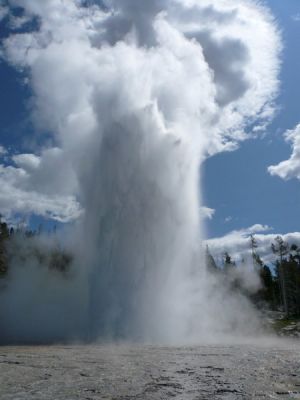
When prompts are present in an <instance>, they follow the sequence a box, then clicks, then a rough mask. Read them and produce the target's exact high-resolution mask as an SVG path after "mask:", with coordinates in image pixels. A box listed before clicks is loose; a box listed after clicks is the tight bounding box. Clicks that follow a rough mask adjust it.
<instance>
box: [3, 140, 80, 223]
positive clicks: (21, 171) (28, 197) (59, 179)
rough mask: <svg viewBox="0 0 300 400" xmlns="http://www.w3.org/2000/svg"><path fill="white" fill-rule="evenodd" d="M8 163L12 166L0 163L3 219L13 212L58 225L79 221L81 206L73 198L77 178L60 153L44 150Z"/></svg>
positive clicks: (16, 158) (11, 215) (56, 150)
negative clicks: (53, 221)
mask: <svg viewBox="0 0 300 400" xmlns="http://www.w3.org/2000/svg"><path fill="white" fill-rule="evenodd" d="M8 160H9V158H8ZM11 161H12V162H13V163H14V164H15V166H14V165H9V166H5V165H2V164H0V185H1V188H2V189H1V193H0V210H1V214H2V215H4V216H5V217H6V219H9V218H13V215H14V214H16V213H21V214H24V215H28V214H33V213H34V214H37V215H41V216H44V217H47V218H52V219H55V220H58V221H61V222H69V221H72V220H74V219H76V218H78V216H79V215H80V214H81V207H80V205H79V203H78V201H77V200H76V198H75V195H74V193H75V187H76V179H75V177H74V173H73V171H72V170H71V168H70V166H69V165H68V161H67V160H66V159H65V158H64V154H63V152H62V150H60V149H58V148H52V149H47V150H44V151H43V152H42V153H41V155H40V156H37V155H34V154H18V155H13V156H12V157H11ZM54 167H55V168H54ZM56 168H58V170H60V173H57V171H58V170H56Z"/></svg>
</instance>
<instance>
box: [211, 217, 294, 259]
mask: <svg viewBox="0 0 300 400" xmlns="http://www.w3.org/2000/svg"><path fill="white" fill-rule="evenodd" d="M270 230H272V228H270V227H268V226H267V225H260V224H256V225H253V226H251V227H249V228H245V229H241V230H236V231H232V232H229V233H228V234H226V235H225V236H222V237H218V238H213V239H209V240H207V241H206V242H205V243H206V244H207V245H208V246H209V249H210V251H211V253H212V254H213V255H214V256H215V257H216V259H217V260H218V262H219V263H220V262H221V259H222V256H223V254H224V253H225V252H228V253H229V254H230V255H231V256H232V258H233V259H235V260H238V261H240V260H241V259H242V258H246V259H247V257H249V256H250V255H251V247H250V235H254V237H255V239H256V241H257V244H258V248H257V249H256V251H257V253H258V254H259V255H260V256H261V258H262V259H263V260H264V262H266V263H270V262H272V261H274V259H275V258H276V257H275V256H274V255H273V253H272V250H271V244H272V243H273V242H274V239H275V238H276V236H278V235H279V236H281V237H282V238H283V240H284V241H286V242H287V243H289V244H290V245H291V244H293V243H295V244H297V245H300V232H293V233H287V234H280V233H264V232H268V231H270Z"/></svg>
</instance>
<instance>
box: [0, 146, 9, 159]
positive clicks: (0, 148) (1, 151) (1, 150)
mask: <svg viewBox="0 0 300 400" xmlns="http://www.w3.org/2000/svg"><path fill="white" fill-rule="evenodd" d="M5 154H7V150H6V148H5V147H3V146H1V145H0V157H1V156H4V155H5Z"/></svg>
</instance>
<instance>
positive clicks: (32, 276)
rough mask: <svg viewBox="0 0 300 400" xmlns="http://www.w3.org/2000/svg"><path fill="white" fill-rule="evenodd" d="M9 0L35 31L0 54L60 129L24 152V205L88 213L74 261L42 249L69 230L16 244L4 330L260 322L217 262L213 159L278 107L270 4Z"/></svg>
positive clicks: (1, 310)
mask: <svg viewBox="0 0 300 400" xmlns="http://www.w3.org/2000/svg"><path fill="white" fill-rule="evenodd" d="M7 4H8V5H7V12H8V17H7V18H11V19H12V18H14V19H17V20H18V18H23V24H27V25H26V26H27V28H24V31H23V32H21V33H20V32H18V33H14V32H13V30H12V32H11V34H10V36H9V37H7V38H6V39H5V40H4V41H3V45H2V51H1V57H2V59H3V60H5V61H6V62H8V63H10V65H12V66H14V67H15V68H17V69H19V70H20V71H22V73H23V74H24V78H26V80H25V84H26V85H28V87H29V88H30V90H31V91H32V98H31V114H32V120H33V121H34V124H35V126H36V129H37V131H40V132H47V134H49V132H50V133H51V140H50V141H48V142H47V143H48V144H47V146H45V145H43V146H41V147H37V148H36V151H35V152H34V153H32V154H28V153H26V154H19V155H15V156H13V161H14V166H7V167H6V166H2V167H1V168H2V175H1V180H3V181H4V182H3V185H5V186H4V187H5V190H6V191H7V193H8V192H9V193H13V194H14V196H15V198H16V199H19V201H16V206H15V209H14V212H37V213H38V214H39V215H41V216H50V217H51V218H53V219H56V220H59V221H62V222H71V221H75V222H74V223H73V224H72V225H71V227H69V228H68V229H67V230H66V232H65V234H64V237H62V238H60V239H59V240H61V241H62V243H63V244H64V246H65V248H66V249H67V251H68V252H69V253H70V254H71V255H72V261H71V262H70V268H68V270H67V271H66V272H65V273H59V272H58V271H54V270H53V269H49V268H48V267H49V263H48V261H47V260H44V259H41V258H40V257H38V256H37V252H39V250H37V249H42V250H40V251H46V252H47V251H48V250H46V249H47V248H48V249H51V248H55V246H56V240H57V237H54V238H45V237H43V236H41V237H38V238H32V239H31V242H30V245H29V244H28V243H26V246H25V244H24V245H22V243H18V245H15V249H18V250H17V251H16V250H14V247H13V246H14V245H12V249H10V251H11V254H12V256H11V265H10V268H9V271H8V276H7V278H6V281H5V283H4V285H3V288H2V289H1V291H0V318H1V332H0V342H5V343H9V342H51V341H62V340H97V339H101V340H128V341H142V342H159V343H184V342H197V341H203V340H220V338H224V335H225V336H226V335H229V336H231V335H251V334H253V333H257V332H258V330H259V325H260V324H259V320H258V318H257V316H256V313H255V311H254V309H253V307H252V306H251V304H250V303H249V302H248V301H247V299H246V298H245V297H244V296H242V295H238V294H233V293H232V292H231V291H230V290H229V288H228V286H227V285H226V284H225V283H224V281H223V280H220V279H219V278H218V277H217V276H213V275H211V274H210V273H209V271H207V270H206V268H205V265H204V261H203V254H202V249H201V248H202V246H201V243H202V240H203V239H204V237H205V232H204V227H203V219H204V218H203V215H202V214H201V206H202V205H203V204H202V186H201V166H202V163H203V161H204V160H205V159H206V158H207V157H209V156H211V155H213V154H216V153H217V152H221V151H225V150H233V149H234V148H235V147H236V146H237V145H238V142H240V141H242V140H245V139H246V138H247V137H248V136H249V135H256V134H258V132H260V131H262V130H263V129H264V127H265V125H266V124H267V123H268V122H269V121H270V119H271V118H272V115H273V113H274V103H273V102H274V98H275V96H276V94H277V90H278V80H277V75H278V69H279V53H280V49H281V44H280V37H279V34H278V32H277V28H276V24H275V22H274V20H273V18H272V16H271V15H270V13H269V11H268V10H267V9H266V8H265V7H263V6H262V5H260V4H259V3H258V2H256V1H248V0H247V1H246V0H243V1H238V2H237V1H235V0H222V1H220V0H218V1H213V0H201V1H196V0H195V1H194V0H190V1H187V0H180V1H179V0H168V1H167V0H165V1H163V0H155V1H143V2H141V1H138V0H126V1H124V0H122V1H121V0H120V1H118V0H115V1H104V2H100V1H99V2H98V1H93V2H89V3H88V4H87V2H84V1H79V0H76V1H75V0H72V1H70V0H68V1H67V0H63V1H58V0H45V1H43V2H41V1H39V0H26V1H25V0H10V1H8V3H7ZM16 7H21V9H22V13H21V16H16V15H14V10H15V8H16ZM34 21H38V23H34ZM19 23H20V24H21V26H22V21H20V20H19ZM250 127H251V129H250ZM246 132H247V133H246ZM1 182H2V181H1ZM0 205H1V204H0ZM1 206H2V208H3V209H4V210H5V207H6V206H7V199H6V203H5V201H4V204H2V205H1ZM37 210H38V211H37ZM16 240H18V239H16ZM49 251H51V250H49ZM246 285H247V284H246ZM2 327H3V328H2Z"/></svg>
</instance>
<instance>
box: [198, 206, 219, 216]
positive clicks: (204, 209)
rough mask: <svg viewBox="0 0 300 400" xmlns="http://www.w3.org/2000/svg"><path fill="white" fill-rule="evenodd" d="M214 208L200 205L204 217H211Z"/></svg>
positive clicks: (213, 213)
mask: <svg viewBox="0 0 300 400" xmlns="http://www.w3.org/2000/svg"><path fill="white" fill-rule="evenodd" d="M215 212H216V210H214V209H213V208H209V207H201V213H202V215H203V216H204V218H208V219H212V218H213V216H214V215H215Z"/></svg>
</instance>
